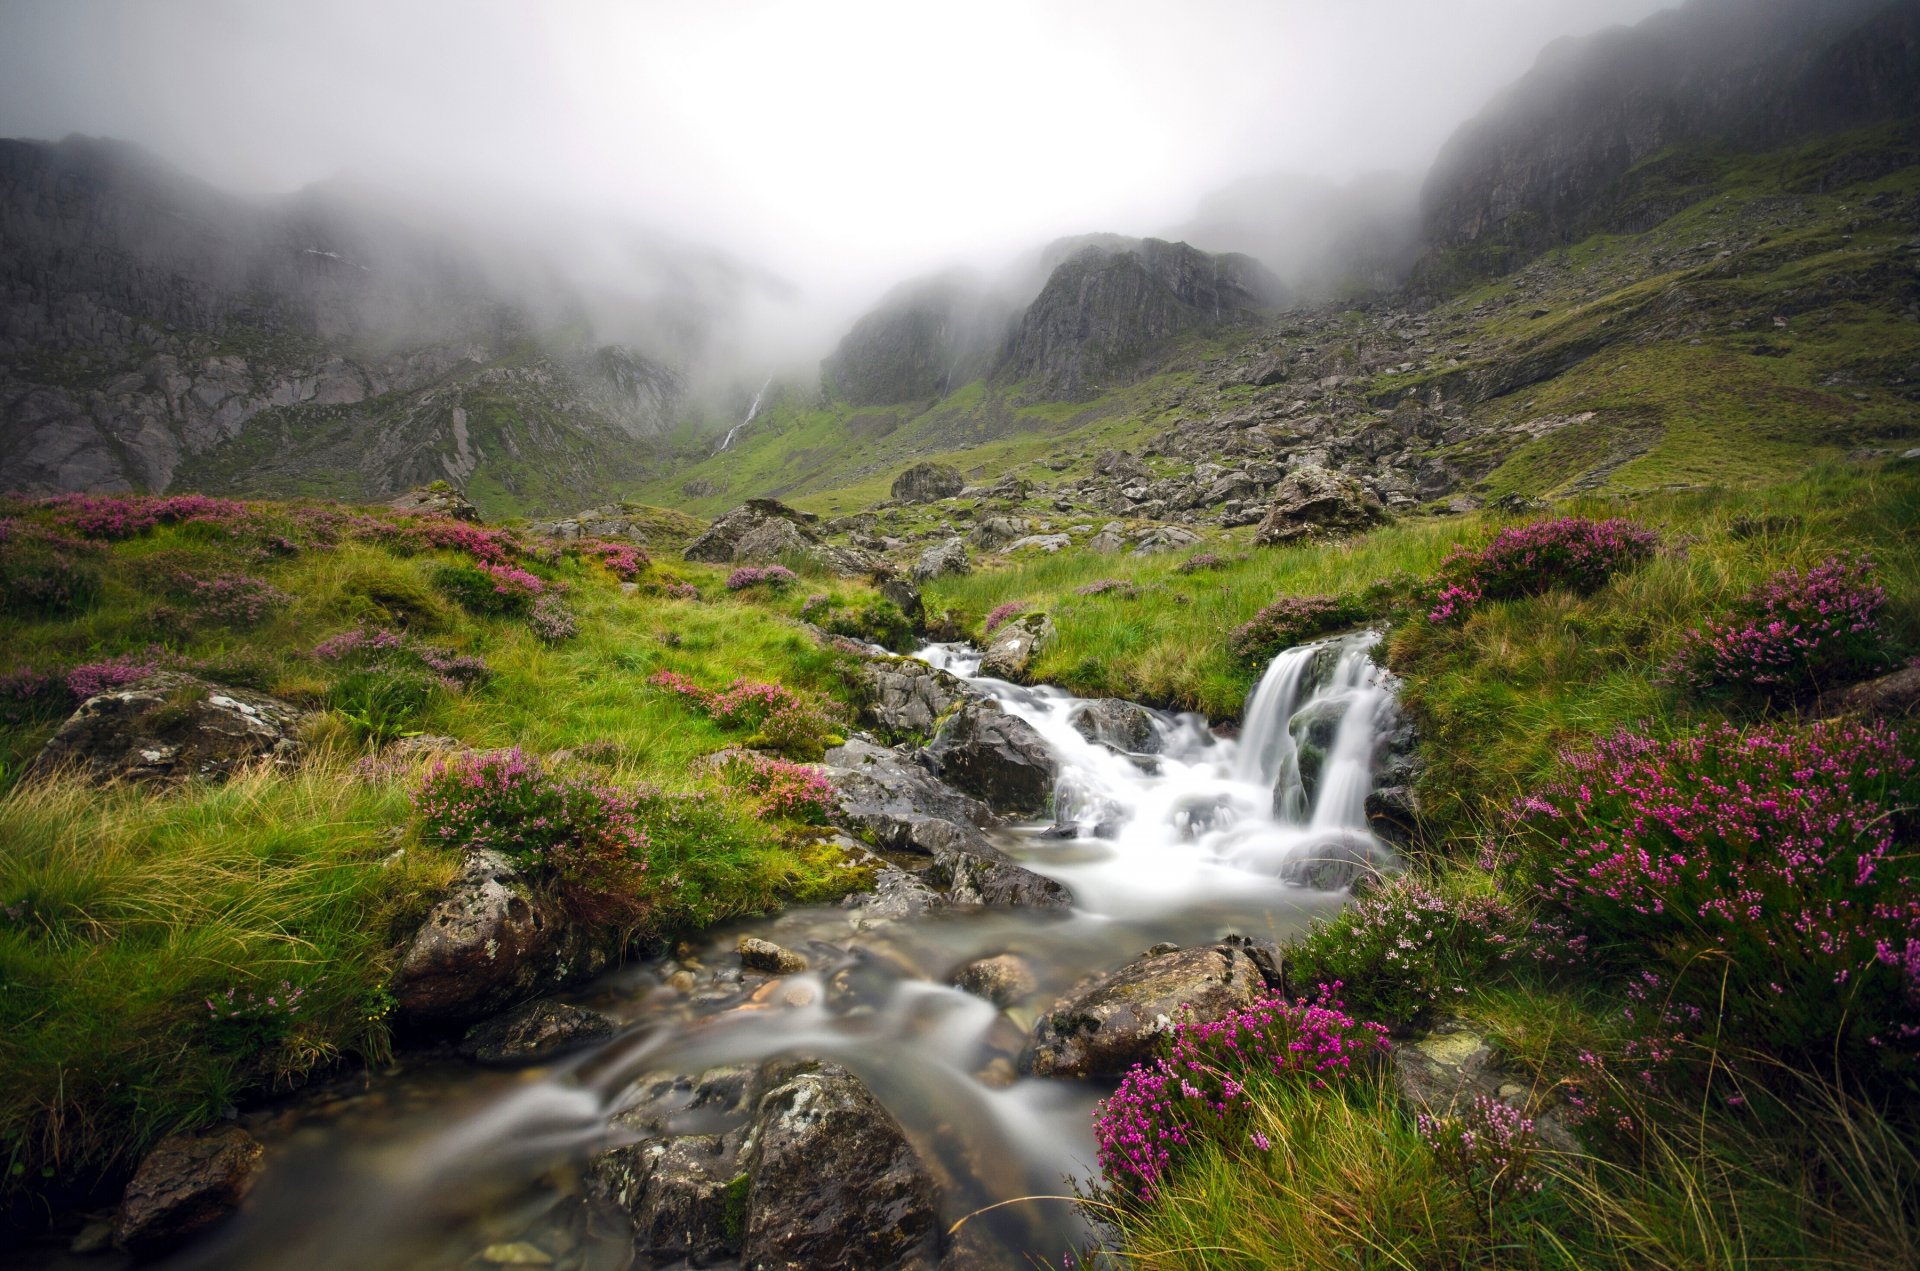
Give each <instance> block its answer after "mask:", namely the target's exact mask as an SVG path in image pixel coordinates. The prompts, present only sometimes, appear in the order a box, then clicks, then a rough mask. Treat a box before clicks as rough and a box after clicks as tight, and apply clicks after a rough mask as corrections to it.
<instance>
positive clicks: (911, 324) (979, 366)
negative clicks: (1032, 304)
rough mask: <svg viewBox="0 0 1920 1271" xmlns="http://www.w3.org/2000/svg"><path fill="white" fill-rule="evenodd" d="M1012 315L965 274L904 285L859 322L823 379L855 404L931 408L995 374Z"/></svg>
mask: <svg viewBox="0 0 1920 1271" xmlns="http://www.w3.org/2000/svg"><path fill="white" fill-rule="evenodd" d="M1014 312H1015V309H1014V306H1013V305H1012V304H1011V303H1010V302H1009V301H1007V300H1005V299H1003V298H1001V297H999V296H996V295H995V294H994V293H993V292H992V291H990V290H989V289H988V287H987V286H986V285H985V284H984V283H983V282H982V281H980V280H978V279H975V278H972V277H969V276H967V275H964V274H942V275H939V276H936V277H933V278H927V279H920V280H917V281H914V282H909V283H904V284H902V285H901V286H900V287H898V288H896V289H895V290H893V291H892V292H890V293H889V294H888V295H887V296H886V297H885V298H884V299H883V300H882V301H881V302H880V304H879V305H878V306H877V307H876V308H875V309H874V310H873V311H872V312H870V313H868V314H866V315H865V316H863V317H862V318H861V319H860V320H859V321H858V322H856V323H854V325H853V329H852V330H850V331H848V332H847V334H846V336H845V337H844V338H843V339H842V340H841V341H840V344H839V347H838V348H836V349H835V350H834V352H833V354H832V356H830V357H828V358H827V359H826V361H825V362H824V363H822V364H821V374H822V378H823V379H824V380H825V382H826V386H827V388H828V390H829V391H831V392H833V393H834V394H836V395H837V396H839V397H841V398H842V399H844V400H845V401H848V402H851V403H852V404H854V405H855V406H891V405H896V404H899V403H902V402H921V403H925V402H930V401H932V400H934V399H935V398H938V397H942V396H944V395H946V394H947V393H948V392H950V391H952V390H953V389H955V388H958V387H959V386H960V385H962V384H965V383H968V382H969V381H971V380H975V379H979V378H980V377H981V376H983V375H985V374H987V373H988V371H990V370H991V369H992V366H993V360H994V357H995V355H996V354H997V353H998V352H999V350H1000V346H1001V344H1002V343H1003V342H1004V340H1005V338H1006V329H1007V324H1008V323H1009V322H1010V321H1011V320H1012V318H1013V315H1014Z"/></svg>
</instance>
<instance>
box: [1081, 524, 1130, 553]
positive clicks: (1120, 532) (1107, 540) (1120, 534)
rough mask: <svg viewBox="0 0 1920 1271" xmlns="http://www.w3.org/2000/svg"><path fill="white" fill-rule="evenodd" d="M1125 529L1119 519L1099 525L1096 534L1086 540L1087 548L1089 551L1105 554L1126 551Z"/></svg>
mask: <svg viewBox="0 0 1920 1271" xmlns="http://www.w3.org/2000/svg"><path fill="white" fill-rule="evenodd" d="M1125 530H1126V526H1124V525H1122V524H1121V523H1120V522H1119V521H1108V522H1107V523H1106V524H1105V525H1103V526H1101V527H1100V532H1099V533H1098V534H1095V535H1094V536H1093V537H1092V538H1090V539H1088V540H1087V550H1088V551H1090V552H1102V553H1105V554H1107V555H1114V554H1116V553H1119V552H1124V551H1126V550H1127V540H1126V537H1125V534H1124V531H1125Z"/></svg>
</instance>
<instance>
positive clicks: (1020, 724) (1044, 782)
mask: <svg viewBox="0 0 1920 1271" xmlns="http://www.w3.org/2000/svg"><path fill="white" fill-rule="evenodd" d="M921 758H922V759H923V761H924V762H925V763H926V764H927V766H928V767H929V768H931V769H932V770H933V771H934V773H935V774H936V775H938V776H939V777H940V779H941V780H943V781H945V782H948V783H949V784H951V785H953V786H954V787H955V788H957V789H959V790H961V791H963V792H965V793H967V794H970V795H974V796H976V797H977V798H980V799H982V800H984V801H985V802H986V803H987V804H988V805H990V806H991V807H993V808H994V809H995V810H996V811H1000V812H1010V813H1014V814H1017V815H1029V816H1030V815H1037V814H1040V813H1043V812H1045V811H1046V810H1047V808H1048V806H1049V805H1050V804H1051V803H1052V802H1053V782H1054V777H1055V776H1056V775H1057V774H1058V772H1059V762H1058V761H1057V760H1056V759H1055V758H1054V756H1053V752H1052V751H1051V750H1049V749H1048V748H1047V743H1046V742H1045V741H1044V740H1042V739H1041V737H1040V734H1039V733H1037V732H1035V731H1034V729H1033V725H1031V724H1029V723H1027V722H1026V721H1025V720H1023V719H1021V718H1020V717H1019V716H1017V715H1009V714H1008V713H1007V712H1005V711H1004V710H1001V709H1000V707H999V705H998V704H997V703H995V702H992V701H978V702H968V703H967V704H965V705H963V706H961V707H960V709H958V710H956V711H954V712H953V714H951V715H949V716H948V717H947V720H946V722H945V723H944V724H942V725H941V726H940V731H939V732H938V733H937V734H935V736H934V739H933V741H932V742H930V743H928V745H927V748H926V749H925V750H924V751H922V752H921Z"/></svg>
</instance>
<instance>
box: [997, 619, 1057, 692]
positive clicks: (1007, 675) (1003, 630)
mask: <svg viewBox="0 0 1920 1271" xmlns="http://www.w3.org/2000/svg"><path fill="white" fill-rule="evenodd" d="M1054 637H1055V632H1054V629H1053V619H1051V618H1049V617H1047V615H1046V614H1044V613H1030V614H1026V615H1024V616H1022V617H1018V618H1014V619H1011V620H1010V621H1008V622H1005V623H1002V624H1001V626H1000V627H999V629H998V630H996V631H995V632H994V633H993V638H992V640H990V641H989V642H988V644H987V651H986V654H985V656H983V657H982V658H981V659H980V674H982V675H989V676H992V677H993V678H995V679H1001V680H1019V679H1022V678H1024V677H1025V676H1026V674H1027V668H1028V667H1029V666H1031V665H1032V664H1033V660H1034V658H1036V657H1038V656H1039V655H1040V654H1041V653H1043V652H1045V651H1046V649H1047V646H1048V645H1050V644H1052V643H1053V641H1054Z"/></svg>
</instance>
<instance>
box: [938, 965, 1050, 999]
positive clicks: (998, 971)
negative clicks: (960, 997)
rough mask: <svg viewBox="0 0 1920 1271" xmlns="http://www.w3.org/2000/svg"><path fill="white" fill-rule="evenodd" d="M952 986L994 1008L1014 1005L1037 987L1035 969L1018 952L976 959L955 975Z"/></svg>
mask: <svg viewBox="0 0 1920 1271" xmlns="http://www.w3.org/2000/svg"><path fill="white" fill-rule="evenodd" d="M953 986H954V987H955V988H957V989H963V990H965V991H966V992H968V993H971V994H973V995H974V996H975V997H983V998H985V999H986V1000H987V1001H989V1002H992V1003H993V1004H994V1005H995V1006H1003V1007H1004V1006H1011V1005H1012V1004H1013V1003H1015V1002H1017V1001H1019V1000H1020V999H1021V998H1023V997H1025V996H1026V995H1027V994H1029V993H1031V992H1033V991H1034V989H1035V988H1036V987H1038V981H1037V980H1035V979H1034V975H1033V968H1032V967H1031V966H1029V965H1027V960H1026V959H1025V958H1023V957H1021V956H1020V955H1019V954H1017V953H1002V954H999V955H997V956H995V957H991V958H976V959H974V960H973V961H972V962H969V963H967V964H966V965H965V966H963V967H961V968H960V969H959V970H958V971H955V972H954V973H953Z"/></svg>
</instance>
